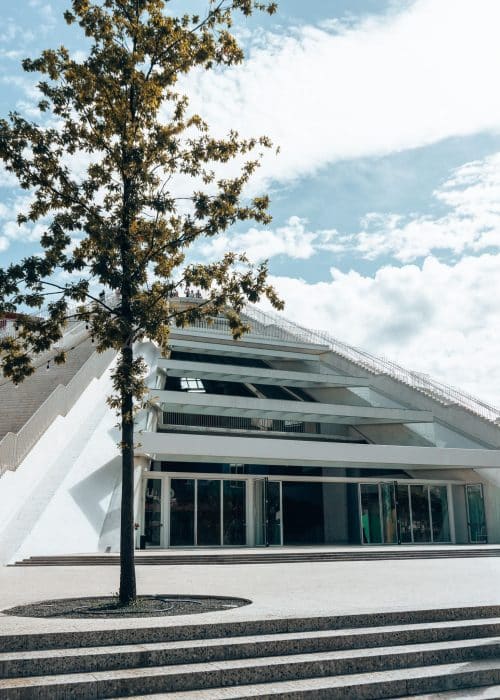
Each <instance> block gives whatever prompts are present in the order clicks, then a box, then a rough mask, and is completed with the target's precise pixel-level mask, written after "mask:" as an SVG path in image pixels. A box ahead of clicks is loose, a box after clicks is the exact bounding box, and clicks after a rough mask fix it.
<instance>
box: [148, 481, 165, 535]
mask: <svg viewBox="0 0 500 700" xmlns="http://www.w3.org/2000/svg"><path fill="white" fill-rule="evenodd" d="M162 524H163V523H162V522H161V479H148V480H147V482H146V497H145V510H144V535H145V537H146V544H147V545H149V546H150V547H159V546H160V545H161V528H162Z"/></svg>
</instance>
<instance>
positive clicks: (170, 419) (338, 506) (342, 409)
mask: <svg viewBox="0 0 500 700" xmlns="http://www.w3.org/2000/svg"><path fill="white" fill-rule="evenodd" d="M277 335H278V334H277V333H276V330H275V326H274V325H273V324H271V323H269V326H266V325H265V324H263V323H262V322H259V324H257V323H256V324H255V326H254V328H253V330H252V332H251V333H249V334H248V335H247V336H245V337H244V339H243V340H242V341H238V342H235V341H232V340H230V339H228V335H227V334H225V333H224V332H223V329H222V328H221V322H219V323H218V325H217V324H216V327H215V328H211V327H207V328H189V329H186V330H180V329H176V330H175V331H173V332H172V336H171V347H172V354H171V357H170V358H161V357H160V354H159V352H158V349H157V348H156V347H155V346H154V345H153V344H151V343H144V344H142V345H141V346H140V347H138V348H137V352H139V353H141V354H142V355H143V356H144V357H145V359H146V362H147V365H148V368H149V369H148V376H147V384H148V387H149V398H150V402H149V408H148V410H145V411H142V412H141V413H140V414H139V415H138V417H137V425H136V429H137V437H136V441H137V449H136V498H135V507H136V521H137V545H138V546H146V547H159V548H162V547H176V546H177V547H197V546H210V547H214V546H258V545H265V544H268V545H275V546H280V545H288V546H294V545H295V546H296V545H303V546H308V545H309V546H312V545H316V546H317V545H322V544H324V545H335V544H359V545H360V546H363V545H365V546H369V545H384V544H387V545H394V546H397V545H398V544H404V545H411V544H422V543H429V544H432V543H438V542H439V543H446V542H448V543H455V542H457V543H467V542H471V543H473V542H481V543H485V542H488V543H490V544H493V543H500V471H499V470H500V451H499V448H500V428H499V425H498V423H495V421H494V420H488V419H486V418H485V417H482V416H479V415H476V414H475V413H474V412H473V411H472V410H470V409H469V408H467V407H465V406H461V405H460V404H457V403H454V404H452V403H445V402H442V401H439V400H436V397H435V396H432V395H429V394H426V392H425V391H423V390H422V391H419V390H416V389H415V388H413V387H410V386H408V385H407V384H405V383H403V382H401V381H399V380H398V378H396V377H393V376H391V375H390V374H382V373H374V372H373V371H370V370H369V369H367V368H366V367H364V366H362V365H361V364H357V363H356V362H354V361H353V360H351V359H349V358H347V357H346V356H345V355H342V354H340V353H336V352H335V351H334V350H333V349H332V348H331V347H329V346H328V345H327V344H326V343H325V344H322V343H321V342H306V341H305V340H304V338H303V337H300V336H299V335H297V337H293V334H290V333H288V335H287V336H286V337H281V338H278V337H276V336H277ZM110 393H111V384H110V369H109V370H108V371H107V372H105V373H104V375H102V377H101V378H99V379H95V380H93V381H92V382H91V384H90V385H89V386H88V387H87V389H86V391H85V392H84V393H83V394H82V395H81V397H80V398H79V399H78V401H77V403H76V405H75V406H74V407H73V408H72V409H71V411H69V413H68V414H67V415H66V416H65V417H64V418H63V417H60V418H58V419H57V420H56V421H55V422H54V423H53V424H52V425H51V426H50V427H49V429H48V430H47V431H46V432H45V433H44V434H43V435H42V436H41V437H40V439H39V441H38V443H37V444H36V445H35V447H34V448H33V449H32V450H31V452H30V453H29V454H28V456H27V457H26V458H25V459H24V461H23V462H22V463H21V464H20V466H19V467H18V469H17V470H16V471H13V472H7V473H6V474H5V475H4V476H3V477H2V478H1V479H0V561H1V562H3V563H5V562H8V561H14V560H18V559H20V558H23V557H28V556H31V555H37V554H65V553H74V552H97V551H117V550H118V546H119V507H120V489H121V486H120V458H119V453H118V448H117V442H118V433H117V430H116V425H115V423H116V417H115V416H114V414H113V413H112V412H111V411H110V410H109V409H108V408H107V406H106V403H105V398H106V396H107V395H109V394H110ZM491 411H494V409H491Z"/></svg>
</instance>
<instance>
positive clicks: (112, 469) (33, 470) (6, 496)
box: [0, 370, 120, 563]
mask: <svg viewBox="0 0 500 700" xmlns="http://www.w3.org/2000/svg"><path fill="white" fill-rule="evenodd" d="M111 392H112V385H111V378H110V371H109V370H108V371H107V372H105V373H104V374H103V376H102V377H101V378H100V379H99V380H93V381H92V382H91V384H90V385H89V386H88V387H87V389H86V390H85V391H84V393H83V394H82V396H81V397H80V398H79V400H78V401H77V403H76V404H75V406H74V407H73V408H72V409H71V411H70V412H69V413H68V414H67V416H66V417H64V418H62V417H59V418H58V419H56V421H54V423H53V424H52V425H51V426H50V427H49V429H48V430H47V431H46V432H45V434H44V435H43V436H42V437H41V438H40V440H39V441H38V443H37V444H36V445H35V447H34V448H33V450H32V451H31V452H30V453H29V454H28V456H27V457H26V458H25V460H24V461H23V462H22V463H21V465H20V466H19V467H18V469H17V471H15V472H12V473H9V474H7V475H5V477H3V478H2V480H1V484H0V514H1V515H0V561H2V562H3V563H5V562H7V561H10V560H13V559H15V560H18V559H20V558H23V557H28V556H31V555H37V554H64V553H72V552H93V551H94V552H95V551H98V549H99V541H100V535H101V530H102V528H103V525H104V522H105V520H106V515H107V512H108V508H109V505H110V502H111V499H112V495H113V492H114V491H115V488H116V483H117V478H118V475H119V466H120V460H119V453H118V448H117V441H118V434H117V432H116V430H115V423H116V416H115V415H114V413H113V412H112V411H111V410H110V409H109V408H108V406H107V405H106V397H107V396H109V394H110V393H111Z"/></svg>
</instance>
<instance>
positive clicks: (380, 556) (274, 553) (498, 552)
mask: <svg viewBox="0 0 500 700" xmlns="http://www.w3.org/2000/svg"><path fill="white" fill-rule="evenodd" d="M477 557H500V546H499V547H494V546H481V545H466V546H462V547H457V546H448V547H446V546H445V547H440V546H438V545H429V546H427V547H423V548H419V547H408V548H402V547H396V546H389V547H382V548H380V549H378V548H371V547H357V548H351V549H347V548H346V549H342V548H331V549H329V548H325V549H324V550H323V551H321V550H320V551H318V550H312V551H293V550H290V549H287V550H283V549H279V548H278V549H275V548H272V547H271V548H266V547H262V548H261V549H260V550H259V551H250V552H249V551H245V549H239V550H231V551H225V552H224V551H220V552H217V553H215V554H213V553H204V552H201V551H200V552H193V551H186V552H183V553H180V552H176V551H175V549H168V550H162V551H158V550H153V551H151V550H149V551H147V550H146V551H144V550H138V551H137V552H136V554H135V563H136V564H140V565H146V566H169V565H170V566H190V565H202V566H204V565H206V564H216V565H221V564H228V565H231V566H234V565H236V564H292V563H310V562H342V561H385V560H398V561H399V560H401V559H405V560H406V559H467V558H472V559H474V558H477ZM119 563H120V557H119V555H118V554H111V553H110V554H60V555H52V556H49V555H47V556H34V557H29V558H28V559H22V560H21V561H17V562H15V564H12V565H11V566H118V564H119Z"/></svg>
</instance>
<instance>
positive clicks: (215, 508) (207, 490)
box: [196, 479, 221, 547]
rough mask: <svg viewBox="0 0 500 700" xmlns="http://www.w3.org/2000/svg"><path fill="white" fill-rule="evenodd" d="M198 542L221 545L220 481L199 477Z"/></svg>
mask: <svg viewBox="0 0 500 700" xmlns="http://www.w3.org/2000/svg"><path fill="white" fill-rule="evenodd" d="M197 487H198V511H197V512H198V522H197V524H196V528H197V529H196V532H197V544H199V545H200V546H205V547H209V546H212V545H220V500H221V499H220V481H219V480H218V479H217V480H215V479H199V480H198V482H197Z"/></svg>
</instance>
